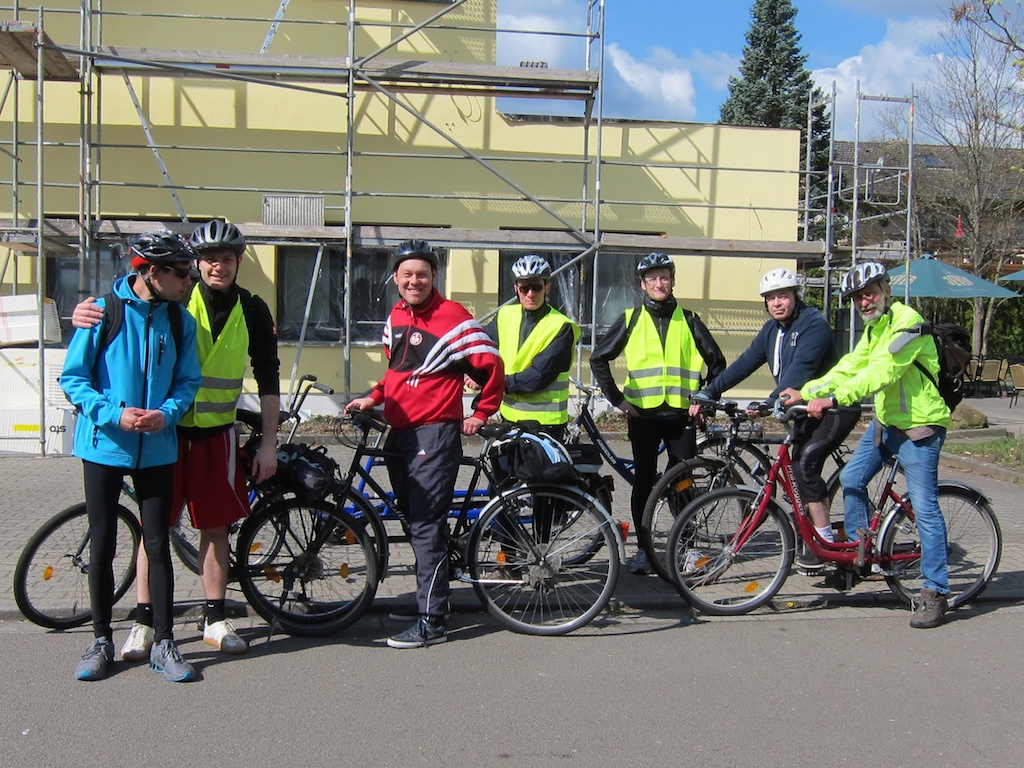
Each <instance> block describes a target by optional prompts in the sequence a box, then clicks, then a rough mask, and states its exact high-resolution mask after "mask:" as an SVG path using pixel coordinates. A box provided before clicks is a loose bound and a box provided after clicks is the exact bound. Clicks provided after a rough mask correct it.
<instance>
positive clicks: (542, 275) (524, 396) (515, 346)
mask: <svg viewBox="0 0 1024 768" xmlns="http://www.w3.org/2000/svg"><path fill="white" fill-rule="evenodd" d="M512 277H513V278H514V280H515V291H516V297H517V298H518V299H519V303H518V304H509V305H507V306H504V307H502V308H501V309H499V310H498V314H497V315H496V316H495V318H494V319H493V320H492V321H491V322H490V323H488V324H487V325H486V326H484V330H485V331H487V335H488V336H490V337H491V338H492V339H494V343H495V344H497V345H498V354H500V355H501V359H502V361H503V362H504V363H505V394H504V397H503V398H502V401H501V409H500V413H501V416H502V418H504V419H505V420H506V421H513V422H516V423H520V422H527V421H534V422H537V423H538V424H540V426H541V429H542V430H543V431H544V432H546V433H548V434H549V435H551V437H553V438H555V439H556V440H558V441H559V442H561V440H562V438H563V437H564V436H565V425H566V422H568V420H569V370H570V369H571V368H572V363H573V358H574V355H575V351H576V344H577V343H578V342H579V339H580V327H579V326H578V325H577V324H576V323H574V322H573V321H572V320H570V319H569V318H568V317H566V316H565V315H564V314H562V313H561V312H559V311H558V310H557V309H555V308H554V307H553V306H551V304H550V303H548V296H549V295H550V293H551V265H550V264H549V263H548V261H547V259H544V258H542V257H540V256H535V255H533V254H527V255H526V256H523V257H522V258H521V259H518V260H517V261H516V262H515V264H513V265H512ZM467 383H468V384H469V386H471V387H472V388H476V387H475V385H474V384H472V383H469V382H467Z"/></svg>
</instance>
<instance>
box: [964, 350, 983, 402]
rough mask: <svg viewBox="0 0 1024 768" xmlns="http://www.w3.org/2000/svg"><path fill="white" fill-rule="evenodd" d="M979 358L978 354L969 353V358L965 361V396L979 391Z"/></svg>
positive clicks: (974, 394) (970, 395) (973, 394)
mask: <svg viewBox="0 0 1024 768" xmlns="http://www.w3.org/2000/svg"><path fill="white" fill-rule="evenodd" d="M981 360H982V358H981V356H980V355H971V359H970V360H969V361H968V363H967V370H966V371H964V394H965V395H966V396H967V397H974V396H976V395H978V393H979V392H978V387H979V383H980V380H981Z"/></svg>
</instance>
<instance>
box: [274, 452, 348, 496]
mask: <svg viewBox="0 0 1024 768" xmlns="http://www.w3.org/2000/svg"><path fill="white" fill-rule="evenodd" d="M337 469H338V462H336V461H335V460H334V459H332V458H331V457H330V456H328V455H327V449H326V448H324V447H323V446H317V447H316V448H312V447H310V446H308V445H305V444H303V443H285V444H284V445H282V446H281V447H279V448H278V449H277V474H276V475H274V481H275V483H278V484H280V485H282V486H284V487H285V488H287V489H288V490H291V491H294V492H295V493H296V494H298V495H299V496H300V497H301V498H303V499H305V500H306V501H319V500H321V499H323V498H324V497H325V496H326V495H327V491H328V489H329V488H330V480H331V477H332V476H333V475H334V473H335V472H336V471H337Z"/></svg>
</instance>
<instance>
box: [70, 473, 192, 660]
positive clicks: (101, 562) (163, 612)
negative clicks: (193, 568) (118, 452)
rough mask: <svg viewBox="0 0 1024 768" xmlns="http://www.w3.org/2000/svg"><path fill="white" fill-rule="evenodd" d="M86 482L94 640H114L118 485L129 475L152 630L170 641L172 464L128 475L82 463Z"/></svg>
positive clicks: (172, 606)
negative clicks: (145, 564) (144, 558)
mask: <svg viewBox="0 0 1024 768" xmlns="http://www.w3.org/2000/svg"><path fill="white" fill-rule="evenodd" d="M82 467H83V475H84V477H85V507H86V510H87V512H88V515H89V564H90V567H89V599H90V600H92V628H93V633H94V634H95V636H96V637H106V638H110V637H112V636H113V629H112V628H111V626H110V624H111V618H112V613H113V610H114V548H115V544H116V532H117V531H116V528H117V515H116V514H115V513H114V510H115V509H116V507H117V502H118V498H119V497H120V495H121V481H122V479H123V478H124V476H125V475H126V474H127V475H131V478H132V482H133V483H134V484H135V494H136V497H137V498H138V500H139V510H140V511H141V514H142V542H143V545H144V546H145V547H146V556H147V557H148V558H149V591H150V593H151V595H152V599H153V629H154V633H155V637H156V641H157V642H159V641H161V640H169V639H172V638H173V633H172V631H171V616H172V611H173V608H174V571H173V570H172V567H171V552H170V546H169V543H170V538H169V536H168V530H167V526H168V522H169V520H170V511H171V483H172V478H173V477H174V465H173V464H165V465H163V466H159V467H148V468H146V469H136V470H127V469H124V468H122V467H108V466H105V465H103V464H94V463H92V462H90V461H84V460H83V461H82Z"/></svg>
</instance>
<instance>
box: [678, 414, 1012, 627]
mask: <svg viewBox="0 0 1024 768" xmlns="http://www.w3.org/2000/svg"><path fill="white" fill-rule="evenodd" d="M805 412H806V406H804V405H794V406H791V407H790V408H788V409H786V410H785V411H783V410H781V409H779V410H778V413H777V416H778V418H779V420H780V421H781V422H783V423H784V424H786V426H787V430H788V432H789V434H788V436H787V438H786V439H785V441H784V442H783V444H782V445H781V446H780V447H779V451H778V455H777V456H776V459H775V461H774V463H773V464H772V468H771V470H770V472H769V474H768V480H767V482H766V483H765V485H764V486H763V487H762V488H760V489H758V490H755V489H750V488H726V489H721V490H717V491H713V492H712V493H709V494H707V495H705V496H703V497H701V498H699V499H697V500H695V501H693V502H692V503H690V504H689V505H688V506H687V507H686V508H685V509H683V510H682V512H681V514H680V515H679V517H678V519H677V520H676V522H675V523H674V525H673V527H672V531H671V533H670V535H669V542H668V554H669V563H670V564H671V573H672V581H673V583H674V585H675V587H676V589H677V590H678V591H679V593H680V594H681V595H682V596H683V598H684V599H685V600H686V601H687V602H688V603H689V604H690V605H691V606H693V607H694V608H697V609H699V610H701V611H703V612H705V613H709V614H713V615H738V614H743V613H747V612H749V611H752V610H755V609H756V608H758V607H760V606H762V605H764V604H766V603H767V602H768V601H770V600H771V599H772V598H773V597H774V596H775V595H776V594H777V593H778V592H779V590H780V589H781V588H782V585H783V584H784V582H785V580H786V578H787V576H788V575H789V570H790V566H791V565H792V564H793V557H794V547H795V541H796V537H799V539H800V540H801V542H802V543H804V544H805V545H806V546H807V547H808V548H809V549H810V550H811V551H812V552H813V553H814V554H815V555H816V556H817V557H818V558H819V559H821V560H823V561H827V562H833V563H836V564H837V565H838V566H840V567H841V568H843V569H846V572H847V573H848V574H850V576H849V577H848V579H849V581H848V583H847V586H852V581H853V580H854V579H855V578H857V577H859V576H863V575H867V574H868V573H877V574H881V575H882V576H883V577H884V578H885V580H886V582H887V584H888V586H889V588H890V589H891V590H892V592H893V593H894V594H895V595H896V596H897V597H898V598H899V599H900V600H902V601H903V602H904V603H907V604H909V603H910V602H911V599H912V595H914V594H916V593H917V592H918V591H919V589H920V585H921V582H922V577H921V573H920V557H921V551H920V542H919V540H918V536H917V529H916V526H915V523H914V512H913V507H912V505H911V502H910V498H909V496H908V495H907V494H902V495H900V494H897V493H896V492H895V491H893V488H892V486H893V483H894V481H895V479H896V477H897V474H898V472H899V463H898V462H897V461H895V460H891V461H890V464H889V468H888V472H887V475H886V480H885V483H884V484H883V487H882V493H881V496H880V498H879V501H878V503H877V504H876V505H875V507H874V509H873V511H872V513H871V515H870V518H869V524H868V530H867V531H863V532H860V538H859V539H858V540H857V541H856V542H835V543H830V542H826V541H823V540H822V539H821V538H820V537H819V536H818V535H817V533H816V532H815V530H814V527H813V525H812V524H811V522H810V520H809V519H808V517H807V516H806V514H804V513H803V511H802V504H801V500H800V494H799V489H798V488H797V487H796V484H795V482H794V481H793V476H792V470H791V462H790V455H789V449H790V445H791V444H792V441H793V421H794V416H796V415H799V414H801V413H805ZM776 486H780V487H781V489H782V491H783V493H784V494H785V496H786V498H787V499H788V500H789V503H790V505H791V509H790V510H789V511H786V510H784V509H783V507H782V505H781V504H779V503H778V502H777V501H776V500H775V499H774V498H773V492H774V489H775V487H776ZM938 494H939V506H940V508H941V510H942V515H943V518H944V519H945V521H946V528H947V535H948V549H947V555H948V560H949V575H950V596H949V605H950V607H951V608H955V607H959V606H961V605H964V604H965V603H967V602H968V601H970V600H971V599H973V598H975V597H977V596H978V595H979V594H981V592H982V591H983V590H984V589H985V586H986V585H987V584H988V582H989V580H990V579H991V577H992V575H993V574H994V573H995V571H996V568H997V567H998V565H999V559H1000V555H1001V552H1002V531H1001V530H1000V527H999V522H998V520H997V519H996V517H995V514H994V513H993V511H992V508H991V504H990V503H989V501H988V499H987V498H986V497H985V495H984V494H983V493H982V492H981V491H979V490H977V489H975V488H972V487H970V486H968V485H965V484H962V483H954V482H946V481H941V482H940V483H939V488H938Z"/></svg>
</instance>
